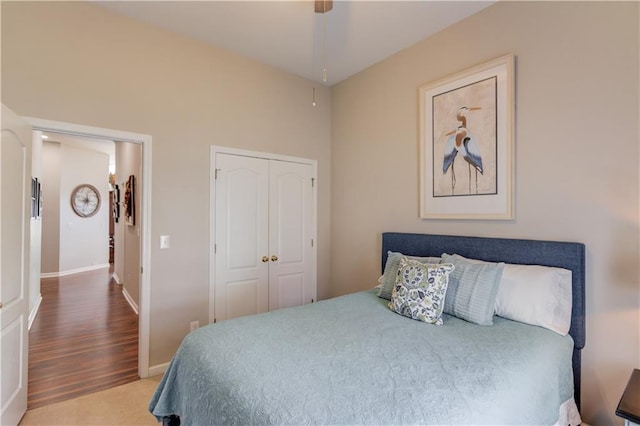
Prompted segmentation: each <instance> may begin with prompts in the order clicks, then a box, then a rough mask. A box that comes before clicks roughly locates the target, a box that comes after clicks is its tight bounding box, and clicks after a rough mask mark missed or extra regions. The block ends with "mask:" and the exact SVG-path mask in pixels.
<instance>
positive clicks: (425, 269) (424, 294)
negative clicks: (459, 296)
mask: <svg viewBox="0 0 640 426" xmlns="http://www.w3.org/2000/svg"><path fill="white" fill-rule="evenodd" d="M454 269H455V267H454V266H453V265H452V264H451V263H441V264H438V265H435V264H424V263H420V262H418V261H415V260H410V259H407V258H406V257H403V258H402V260H401V261H400V268H398V275H397V278H396V285H395V287H394V288H393V293H392V294H391V302H389V308H390V309H391V310H392V311H394V312H396V313H398V314H400V315H404V316H405V317H409V318H412V319H415V320H418V321H424V322H427V323H430V324H436V325H442V323H443V322H442V310H443V309H444V297H445V294H446V293H447V286H448V285H449V274H450V273H451V271H453V270H454Z"/></svg>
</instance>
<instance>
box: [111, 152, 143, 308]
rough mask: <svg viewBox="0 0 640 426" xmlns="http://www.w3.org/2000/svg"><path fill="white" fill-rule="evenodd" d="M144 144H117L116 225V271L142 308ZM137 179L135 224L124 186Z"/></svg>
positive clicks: (121, 281) (130, 294) (128, 291)
mask: <svg viewBox="0 0 640 426" xmlns="http://www.w3.org/2000/svg"><path fill="white" fill-rule="evenodd" d="M141 166H142V144H137V143H129V142H116V183H117V184H118V185H119V187H120V204H121V205H120V219H119V220H118V223H114V238H115V253H114V263H115V264H114V271H115V273H116V274H117V275H118V278H119V282H120V283H122V285H123V286H124V288H125V289H126V290H127V293H128V294H129V296H131V299H132V300H133V302H134V303H135V304H136V306H140V273H139V271H140V219H141V218H142V214H141V212H142V203H141V200H142V191H141V189H142V167H141ZM130 175H134V176H135V186H134V192H135V212H134V213H135V222H134V225H128V224H127V222H126V217H125V211H124V193H125V186H124V182H126V181H127V180H128V179H129V176H130Z"/></svg>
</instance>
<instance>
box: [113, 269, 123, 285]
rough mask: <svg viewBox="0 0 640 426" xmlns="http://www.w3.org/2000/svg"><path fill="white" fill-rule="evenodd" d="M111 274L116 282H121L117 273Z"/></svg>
mask: <svg viewBox="0 0 640 426" xmlns="http://www.w3.org/2000/svg"><path fill="white" fill-rule="evenodd" d="M111 276H112V277H113V279H114V280H115V282H116V284H122V280H121V279H120V277H119V276H118V274H116V273H115V272H114V273H113V274H111Z"/></svg>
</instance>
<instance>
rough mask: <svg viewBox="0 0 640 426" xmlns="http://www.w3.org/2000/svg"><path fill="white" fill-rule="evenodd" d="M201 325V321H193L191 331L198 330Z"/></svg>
mask: <svg viewBox="0 0 640 426" xmlns="http://www.w3.org/2000/svg"><path fill="white" fill-rule="evenodd" d="M199 327H200V321H191V331H193V330H197V329H198V328H199Z"/></svg>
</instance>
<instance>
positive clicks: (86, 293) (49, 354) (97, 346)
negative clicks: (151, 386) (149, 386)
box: [28, 268, 138, 409]
mask: <svg viewBox="0 0 640 426" xmlns="http://www.w3.org/2000/svg"><path fill="white" fill-rule="evenodd" d="M41 294H42V304H41V306H40V310H39V312H38V315H37V316H36V319H35V320H34V322H33V325H32V327H31V331H30V332H29V383H28V394H29V395H28V408H29V409H33V408H37V407H41V406H44V405H48V404H52V403H55V402H59V401H64V400H67V399H71V398H75V397H77V396H80V395H85V394H89V393H93V392H96V391H99V390H103V389H108V388H111V387H114V386H118V385H121V384H124V383H129V382H132V381H135V380H138V315H136V314H135V312H134V311H133V309H132V308H131V306H129V304H128V303H127V301H126V300H125V298H124V295H123V294H122V286H120V285H118V284H116V282H115V281H114V279H113V278H112V271H111V270H110V268H103V269H99V270H95V271H89V272H81V273H77V274H73V275H69V276H65V277H59V278H43V279H42V280H41Z"/></svg>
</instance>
